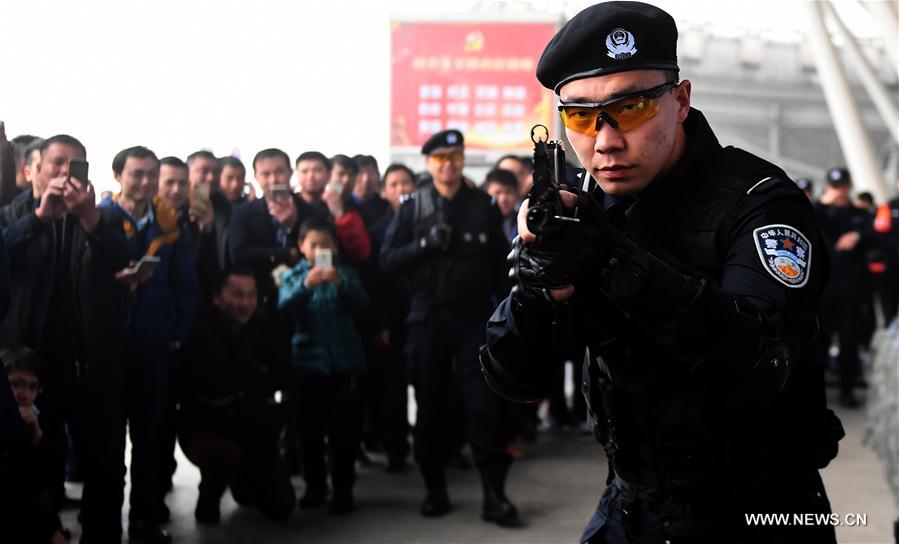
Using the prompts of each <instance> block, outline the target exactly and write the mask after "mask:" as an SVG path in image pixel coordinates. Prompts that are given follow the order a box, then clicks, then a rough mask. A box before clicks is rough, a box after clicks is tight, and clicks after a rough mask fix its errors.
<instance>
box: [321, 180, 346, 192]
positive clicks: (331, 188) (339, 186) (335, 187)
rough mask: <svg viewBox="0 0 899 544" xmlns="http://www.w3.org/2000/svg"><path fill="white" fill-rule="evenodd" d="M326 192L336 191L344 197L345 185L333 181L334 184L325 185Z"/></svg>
mask: <svg viewBox="0 0 899 544" xmlns="http://www.w3.org/2000/svg"><path fill="white" fill-rule="evenodd" d="M325 190H326V191H334V192H335V193H337V194H339V195H342V194H343V184H342V183H338V182H336V181H332V182H330V183H328V184H327V185H325Z"/></svg>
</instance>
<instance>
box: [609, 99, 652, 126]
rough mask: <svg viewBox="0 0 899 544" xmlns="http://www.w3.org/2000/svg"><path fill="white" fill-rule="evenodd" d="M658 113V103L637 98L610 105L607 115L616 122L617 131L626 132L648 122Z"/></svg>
mask: <svg viewBox="0 0 899 544" xmlns="http://www.w3.org/2000/svg"><path fill="white" fill-rule="evenodd" d="M657 113H659V101H658V100H656V99H655V98H645V97H642V96H638V97H635V98H629V99H627V100H622V101H621V102H618V103H616V104H612V105H611V106H609V108H608V115H610V116H611V117H612V118H613V119H615V120H616V121H618V130H620V131H621V132H627V131H628V130H631V129H634V128H637V127H639V126H640V125H642V124H643V123H645V122H646V121H649V120H650V119H652V118H653V117H655V115H656V114H657Z"/></svg>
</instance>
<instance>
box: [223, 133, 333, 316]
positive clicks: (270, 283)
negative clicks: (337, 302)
mask: <svg viewBox="0 0 899 544" xmlns="http://www.w3.org/2000/svg"><path fill="white" fill-rule="evenodd" d="M291 173H292V170H291V168H290V157H288V156H287V153H285V152H284V151H281V150H280V149H263V150H262V151H260V152H259V153H257V154H256V156H255V157H254V158H253V175H254V176H255V177H256V181H257V182H259V187H260V188H262V191H263V198H257V199H256V200H254V201H253V202H250V203H248V204H246V205H244V206H239V207H237V208H235V210H234V217H233V218H232V219H231V225H230V227H229V239H228V247H229V250H230V252H231V261H232V262H233V263H234V266H236V267H239V268H246V269H249V270H252V271H253V274H255V276H256V289H257V292H258V294H259V306H260V308H262V309H264V310H265V311H267V312H268V313H269V314H271V315H274V314H275V312H276V310H277V306H278V291H277V289H276V288H275V280H274V279H273V278H272V270H274V269H275V268H277V267H278V266H280V265H282V264H283V265H286V266H293V265H295V264H296V263H297V261H299V259H300V252H299V250H298V249H297V233H298V231H299V226H300V224H301V223H302V222H303V221H304V220H305V219H306V218H308V217H309V216H311V215H313V214H315V213H316V211H315V210H314V209H313V208H312V207H311V206H310V205H309V204H307V203H306V202H305V201H304V200H303V199H302V198H300V197H299V196H297V195H294V194H291V193H290V189H289V188H290V175H291Z"/></svg>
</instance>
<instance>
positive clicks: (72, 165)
mask: <svg viewBox="0 0 899 544" xmlns="http://www.w3.org/2000/svg"><path fill="white" fill-rule="evenodd" d="M72 178H75V180H76V182H72ZM66 183H69V184H71V185H72V186H77V187H78V188H79V189H84V188H85V187H87V183H88V181H87V161H81V160H78V159H72V160H70V161H69V177H68V179H66ZM76 184H77V185H76Z"/></svg>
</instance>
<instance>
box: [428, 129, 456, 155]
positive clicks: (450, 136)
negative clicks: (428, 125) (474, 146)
mask: <svg viewBox="0 0 899 544" xmlns="http://www.w3.org/2000/svg"><path fill="white" fill-rule="evenodd" d="M456 145H460V146H464V145H465V138H463V137H462V133H461V132H459V131H458V130H456V129H452V130H444V131H443V132H438V133H437V134H434V135H433V136H431V137H430V138H428V141H427V142H425V145H423V146H421V154H422V155H430V154H431V151H434V150H435V149H437V148H438V147H451V146H456Z"/></svg>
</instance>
